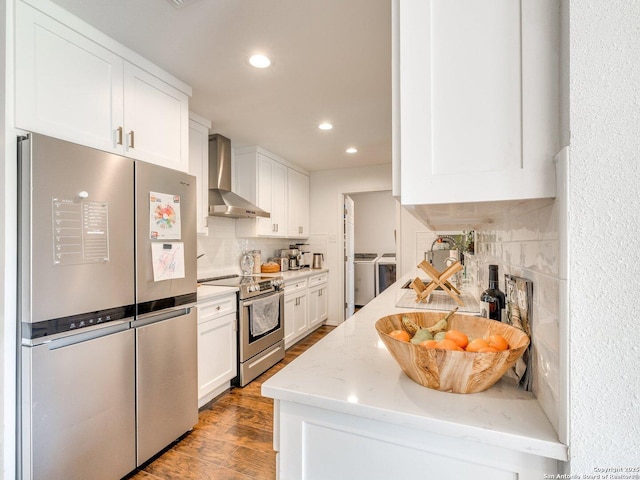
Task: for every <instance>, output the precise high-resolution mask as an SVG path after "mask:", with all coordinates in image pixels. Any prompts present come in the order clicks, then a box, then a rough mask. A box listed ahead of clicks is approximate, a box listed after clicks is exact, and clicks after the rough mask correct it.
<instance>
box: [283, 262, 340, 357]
mask: <svg viewBox="0 0 640 480" xmlns="http://www.w3.org/2000/svg"><path fill="white" fill-rule="evenodd" d="M327 279H328V273H327V272H326V271H325V272H322V273H319V274H316V275H312V276H309V277H303V278H298V279H291V280H287V281H285V284H284V347H285V348H289V347H290V346H291V345H293V344H294V343H296V342H297V341H298V340H300V339H301V338H304V337H306V336H307V335H308V334H310V333H311V332H312V331H313V330H315V329H316V328H318V327H319V326H320V325H322V323H323V322H324V321H325V320H326V319H327V318H328V310H329V308H328V307H329V302H328V297H327Z"/></svg>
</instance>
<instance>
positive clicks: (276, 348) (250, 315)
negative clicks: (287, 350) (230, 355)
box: [236, 291, 284, 387]
mask: <svg viewBox="0 0 640 480" xmlns="http://www.w3.org/2000/svg"><path fill="white" fill-rule="evenodd" d="M258 306H261V307H260V308H261V310H262V313H263V312H264V311H270V313H271V316H272V318H271V319H267V320H266V321H264V322H263V323H264V324H265V325H259V321H260V319H265V318H267V316H266V315H264V314H263V316H262V317H259V313H258V312H257V307H258ZM238 325H239V328H238V357H239V364H238V378H237V382H236V383H237V384H238V385H239V386H241V387H244V386H245V385H246V384H247V383H249V382H250V381H251V380H253V379H254V378H256V377H257V376H258V375H260V374H261V373H263V372H264V371H266V370H267V369H269V368H271V367H272V366H273V365H275V364H276V363H278V362H279V361H280V360H282V359H283V358H284V292H283V291H274V292H271V293H265V294H263V295H259V296H256V297H253V298H250V299H248V300H240V302H239V305H238Z"/></svg>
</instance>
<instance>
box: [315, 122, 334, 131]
mask: <svg viewBox="0 0 640 480" xmlns="http://www.w3.org/2000/svg"><path fill="white" fill-rule="evenodd" d="M318 128H319V129H320V130H331V129H332V128H333V125H331V124H330V123H329V122H323V123H321V124H320V125H318Z"/></svg>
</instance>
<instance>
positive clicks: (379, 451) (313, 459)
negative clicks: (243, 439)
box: [273, 400, 558, 480]
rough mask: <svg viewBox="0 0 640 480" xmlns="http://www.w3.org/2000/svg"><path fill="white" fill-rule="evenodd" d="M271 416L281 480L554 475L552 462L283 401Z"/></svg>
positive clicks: (528, 479)
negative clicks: (293, 479) (291, 479)
mask: <svg viewBox="0 0 640 480" xmlns="http://www.w3.org/2000/svg"><path fill="white" fill-rule="evenodd" d="M274 408H275V415H274V418H275V419H276V421H275V422H274V426H273V429H274V439H275V441H274V448H275V449H276V451H277V452H278V461H277V468H278V472H277V476H278V478H281V479H285V478H306V479H316V478H331V479H335V480H342V479H345V480H346V479H353V478H366V479H367V480H378V479H379V480H387V479H390V478H438V479H459V478H460V479H463V478H465V479H466V478H473V479H474V480H497V479H503V480H513V479H516V478H517V479H520V480H538V479H541V478H551V477H552V475H550V474H551V473H552V472H557V471H558V462H557V461H556V460H554V459H551V458H545V457H540V456H537V455H534V454H529V453H524V452H521V451H516V450H510V449H508V448H501V447H495V446H492V445H489V444H484V443H480V442H475V441H473V439H469V438H455V437H454V436H448V435H444V434H437V433H433V432H429V431H425V430H423V429H420V428H418V427H417V426H416V427H413V426H407V425H398V424H393V423H389V422H382V421H377V420H371V419H368V418H365V417H358V416H356V415H347V414H344V413H339V412H335V411H332V410H330V409H328V408H318V407H312V406H308V405H302V404H299V403H294V402H289V401H284V400H279V401H276V402H275V404H274ZM328 458H330V461H327V459H328ZM553 478H556V477H555V476H553Z"/></svg>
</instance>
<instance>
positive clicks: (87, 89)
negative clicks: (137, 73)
mask: <svg viewBox="0 0 640 480" xmlns="http://www.w3.org/2000/svg"><path fill="white" fill-rule="evenodd" d="M15 62H16V86H15V89H16V109H15V114H16V125H17V126H18V127H20V128H23V129H25V130H29V131H36V132H39V133H42V134H44V135H49V136H51V137H57V138H61V139H63V140H68V141H72V142H76V143H81V144H83V145H89V146H92V147H95V148H98V149H100V150H105V151H108V152H113V153H122V146H121V145H118V144H117V142H118V136H117V132H116V130H117V128H118V127H123V125H122V118H123V98H124V96H123V81H122V79H123V75H124V62H123V61H122V58H120V57H119V56H117V55H115V54H114V53H112V52H111V51H109V50H107V49H106V48H103V47H101V46H100V45H98V44H96V43H95V42H93V41H91V40H89V39H87V38H86V37H84V36H83V35H81V34H79V33H77V32H75V31H73V30H71V29H70V28H68V27H66V26H65V25H63V24H61V23H59V22H58V21H56V20H54V19H53V18H51V17H49V16H47V15H45V14H43V13H41V12H39V11H38V10H36V9H34V8H32V7H30V6H28V5H25V4H24V3H22V2H16V60H15Z"/></svg>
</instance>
